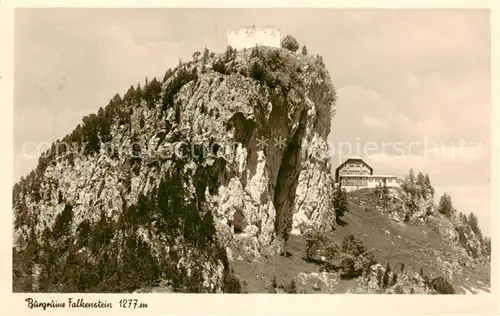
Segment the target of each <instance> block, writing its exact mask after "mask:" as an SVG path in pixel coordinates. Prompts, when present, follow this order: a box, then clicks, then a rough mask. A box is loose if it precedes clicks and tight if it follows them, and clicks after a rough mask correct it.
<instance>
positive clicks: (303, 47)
mask: <svg viewBox="0 0 500 316" xmlns="http://www.w3.org/2000/svg"><path fill="white" fill-rule="evenodd" d="M302 55H304V56H307V47H306V45H304V46H302Z"/></svg>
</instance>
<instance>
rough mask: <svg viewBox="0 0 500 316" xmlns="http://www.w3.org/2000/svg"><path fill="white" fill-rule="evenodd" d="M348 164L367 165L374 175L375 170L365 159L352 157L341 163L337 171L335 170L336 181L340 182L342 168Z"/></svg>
mask: <svg viewBox="0 0 500 316" xmlns="http://www.w3.org/2000/svg"><path fill="white" fill-rule="evenodd" d="M348 162H361V163H363V164H365V165H366V166H367V167H368V169H370V173H371V174H373V168H372V167H371V166H370V165H369V164H368V163H367V162H366V161H364V160H363V158H361V157H359V156H351V157H349V158H347V159H346V161H344V162H343V163H341V164H340V166H338V167H337V169H335V181H338V180H339V171H340V168H342V167H343V166H344V165H345V164H346V163H348Z"/></svg>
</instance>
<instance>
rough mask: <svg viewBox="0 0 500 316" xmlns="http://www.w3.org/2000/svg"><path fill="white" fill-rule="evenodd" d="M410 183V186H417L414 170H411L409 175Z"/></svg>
mask: <svg viewBox="0 0 500 316" xmlns="http://www.w3.org/2000/svg"><path fill="white" fill-rule="evenodd" d="M408 182H409V183H410V184H415V182H416V179H415V172H414V171H413V168H410V172H409V174H408Z"/></svg>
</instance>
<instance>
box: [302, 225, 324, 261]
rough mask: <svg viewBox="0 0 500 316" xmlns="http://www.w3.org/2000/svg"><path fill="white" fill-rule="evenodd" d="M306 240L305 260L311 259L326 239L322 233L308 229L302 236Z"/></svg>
mask: <svg viewBox="0 0 500 316" xmlns="http://www.w3.org/2000/svg"><path fill="white" fill-rule="evenodd" d="M304 238H305V240H306V259H308V260H309V259H312V258H313V257H314V256H315V255H316V253H317V251H318V249H319V248H320V247H321V246H323V245H324V244H325V242H326V237H325V236H324V235H323V233H322V232H320V231H317V230H313V229H310V230H308V231H307V232H306V233H305V234H304Z"/></svg>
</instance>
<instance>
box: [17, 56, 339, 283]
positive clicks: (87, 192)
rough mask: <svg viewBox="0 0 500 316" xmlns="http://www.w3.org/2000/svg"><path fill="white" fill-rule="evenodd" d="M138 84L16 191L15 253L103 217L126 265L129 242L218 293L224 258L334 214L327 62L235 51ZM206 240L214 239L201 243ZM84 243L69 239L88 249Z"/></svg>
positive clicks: (252, 253)
mask: <svg viewBox="0 0 500 316" xmlns="http://www.w3.org/2000/svg"><path fill="white" fill-rule="evenodd" d="M131 89H132V88H131ZM132 90H133V91H132ZM132 90H129V92H127V94H126V95H125V96H124V97H123V99H122V98H121V97H119V96H118V97H115V98H114V99H113V100H112V101H110V105H109V106H108V107H107V108H106V109H105V110H104V111H102V109H101V110H100V112H99V115H98V116H95V115H93V116H92V115H91V116H89V117H88V118H86V119H84V123H83V124H81V126H79V127H78V128H77V129H76V130H75V132H73V134H72V135H70V136H68V137H66V138H65V139H64V140H63V141H69V142H70V143H71V146H72V147H71V148H73V149H74V150H73V151H69V150H66V151H64V153H63V154H61V155H54V154H52V155H49V157H48V158H44V159H41V160H40V165H39V167H38V168H37V170H36V171H34V172H32V173H31V174H30V175H29V176H28V177H27V178H25V179H22V180H21V182H20V183H19V184H17V185H16V187H15V188H14V206H13V207H14V214H15V232H14V234H15V247H16V248H15V249H16V251H18V252H19V253H24V252H25V250H26V247H27V246H28V245H29V244H30V243H31V244H33V243H34V244H36V245H37V246H36V247H39V246H40V245H42V244H44V243H46V244H47V245H50V246H51V247H54V245H55V244H57V243H58V242H59V241H58V240H60V239H61V238H63V237H60V236H58V237H57V238H59V239H57V238H56V237H53V235H54V234H52V233H51V232H54V231H56V230H59V229H63V228H64V229H63V230H64V231H65V232H66V233H67V234H68V236H69V235H77V234H78V233H79V232H80V231H85V229H84V228H85V227H87V225H89V226H90V227H91V228H92V229H94V227H95V225H98V223H101V224H102V223H104V224H102V225H111V226H112V228H113V230H112V231H113V233H112V234H111V235H112V236H111V235H110V236H109V241H108V242H109V244H110V245H115V249H117V251H118V254H117V259H116V260H117V262H118V263H117V264H118V265H120V262H121V261H120V258H121V256H122V255H121V253H122V252H123V251H125V249H126V248H127V246H126V245H125V244H126V242H127V240H128V239H127V238H129V239H130V238H132V239H133V240H134V243H139V244H140V245H144V247H146V248H147V249H149V250H150V252H151V253H152V256H153V257H154V258H163V259H165V258H170V256H174V257H175V259H172V260H175V261H176V266H175V267H172V269H174V270H175V271H180V270H182V271H183V272H182V273H184V274H185V275H186V278H197V279H196V280H198V279H200V280H202V282H201V283H202V284H203V286H202V288H198V289H196V291H209V292H220V291H222V290H223V287H224V286H225V283H227V282H228V281H227V279H228V275H229V274H228V273H226V272H227V271H226V269H227V265H226V264H225V263H224V261H225V260H226V259H225V256H226V253H227V257H229V259H231V258H238V257H245V258H247V259H252V258H258V257H260V256H262V255H266V254H272V253H275V252H276V251H277V250H278V248H279V244H280V243H279V242H278V241H279V240H280V239H281V238H282V236H283V234H286V233H287V232H293V233H299V232H300V227H302V226H304V225H309V226H324V225H326V224H327V223H328V222H329V218H330V216H331V212H332V208H331V196H332V188H333V186H332V180H331V178H330V175H329V166H328V164H327V161H328V156H327V143H326V138H327V135H328V134H329V132H330V121H331V118H332V116H333V113H334V110H333V104H334V101H335V98H336V96H335V91H334V90H333V87H332V84H331V82H330V78H329V75H328V73H327V71H326V69H325V67H324V64H323V62H322V60H321V59H320V58H313V57H311V56H299V55H295V54H294V53H291V52H289V51H286V50H282V49H277V48H269V47H259V49H258V50H255V49H253V50H245V51H238V52H236V51H231V50H228V51H227V52H226V53H225V54H223V55H213V56H209V55H208V54H207V55H206V56H205V55H204V56H203V58H200V59H199V60H195V61H192V62H189V63H185V64H182V65H179V66H178V67H177V68H176V69H174V70H173V71H171V72H170V73H169V75H168V76H167V75H166V77H165V79H164V81H163V82H161V83H160V82H159V81H156V79H155V81H153V82H150V83H149V84H147V85H145V86H144V87H143V88H142V90H141V91H140V92H138V91H139V90H138V89H137V88H136V89H132ZM130 91H132V92H130ZM101 111H102V113H101ZM101 114H102V115H101ZM103 122H106V123H103ZM106 124H107V125H106ZM75 139H76V140H75ZM58 144H59V143H55V145H56V147H57V145H58ZM96 144H97V145H96ZM91 145H92V146H94V147H91ZM95 146H97V149H96V148H95ZM53 147H54V146H53ZM89 148H90V149H89ZM162 192H163V193H162ZM162 194H163V195H162ZM155 203H156V204H155ZM169 203H173V204H169ZM160 204H161V205H160ZM155 205H156V206H155ZM158 205H160V206H158ZM165 205H167V206H165ZM168 205H180V206H182V209H184V208H185V209H186V210H191V209H194V210H196V212H194V213H190V212H188V211H186V210H184V211H182V212H181V213H182V214H177V215H176V214H175V212H176V211H175V209H178V208H181V207H180V206H178V207H177V206H176V207H172V206H168ZM155 207H156V208H155ZM165 208H167V209H169V210H170V209H171V210H172V211H171V212H173V213H172V214H170V213H168V212H167V211H165ZM152 209H155V210H156V209H158V211H155V213H153V211H151V210H152ZM141 210H142V211H141ZM141 212H143V213H144V214H146V215H144V214H143V213H141ZM169 212H170V211H169ZM166 213H168V214H167V215H166ZM124 214H125V215H124ZM127 214H128V215H127ZM130 214H132V215H130ZM141 214H142V215H141ZM127 216H128V217H127ZM140 216H143V217H140ZM166 216H173V217H172V218H174V219H176V220H171V219H170V217H169V219H168V220H167V219H165V218H166ZM175 216H177V217H175ZM136 217H140V219H139V220H137V221H136V220H135V218H136ZM130 218H133V220H131V219H130ZM144 218H147V220H145V219H144ZM192 218H194V219H193V221H195V220H196V221H195V222H196V223H199V224H196V225H198V226H192V225H191V226H192V227H191V226H190V224H189V223H191V220H192ZM198 218H199V219H198ZM177 219H178V220H179V221H180V222H177ZM61 223H62V224H61ZM172 223H173V224H172ZM178 223H181V224H179V225H180V226H179V225H178ZM182 223H183V224H182ZM66 224H67V225H66ZM171 225H174V226H172V227H173V228H172V227H171ZM193 225H194V224H193ZM82 227H83V228H82ZM99 227H101V226H99ZM103 227H104V226H103ZM106 227H107V226H106ZM200 227H201V228H200ZM211 227H213V228H214V230H215V234H214V236H213V237H212V235H211V233H208V232H210V231H211V229H212V228H211ZM92 229H91V230H92ZM168 229H175V230H176V231H178V232H180V233H178V234H176V235H175V236H174V237H172V236H171V235H170V231H169V230H168ZM193 230H194V231H193ZM44 234H45V235H44ZM82 234H83V235H85V234H84V233H82ZM202 234H206V235H207V236H208V237H207V238H208V239H207V240H205V239H203V240H201V241H200V240H199V238H198V237H197V236H199V235H202ZM43 236H45V237H43ZM84 237H85V236H84ZM84 237H82V238H83V239H82V240H83V241H85V240H86V239H85V238H84ZM171 237H172V238H171ZM44 238H45V239H44ZM187 240H188V241H187ZM83 241H82V244H81V245H80V244H79V241H78V240H71V241H68V242H70V243H71V245H73V244H74V245H75V246H74V247H75V251H77V252H78V251H80V252H83V253H84V252H85V251H90V250H88V248H89V247H91V246H90V245H87V244H86V243H85V242H83ZM106 245H107V244H105V245H103V246H101V248H99V247H97V246H96V247H97V248H98V249H97V250H96V249H94V250H93V251H94V252H93V255H89V258H90V259H88V260H89V262H94V263H95V262H96V260H97V259H96V258H97V255H96V253H95V251H97V253H99V251H103V249H104V248H103V247H105V246H106ZM200 245H203V247H202V246H200ZM219 246H220V247H222V249H225V250H226V252H224V254H223V255H222V254H221V252H220V251H219V250H216V249H219V248H218V247H219ZM141 247H142V246H141ZM201 248H203V249H202V250H200V249H201ZM37 249H38V248H37ZM71 249H73V248H71ZM207 249H210V250H207ZM66 251H67V250H66ZM172 252H175V255H174V254H173V253H172ZM42 253H43V250H42ZM89 253H90V252H89ZM65 255H66V252H64V251H63V256H65ZM40 264H43V263H40ZM196 267H201V268H196ZM179 269H180V270H179ZM42 274H43V273H42ZM162 278H167V279H168V277H162ZM229 279H230V278H229ZM193 282H194V281H193ZM151 286H155V285H151ZM169 286H170V285H169ZM174 287H175V286H174Z"/></svg>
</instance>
